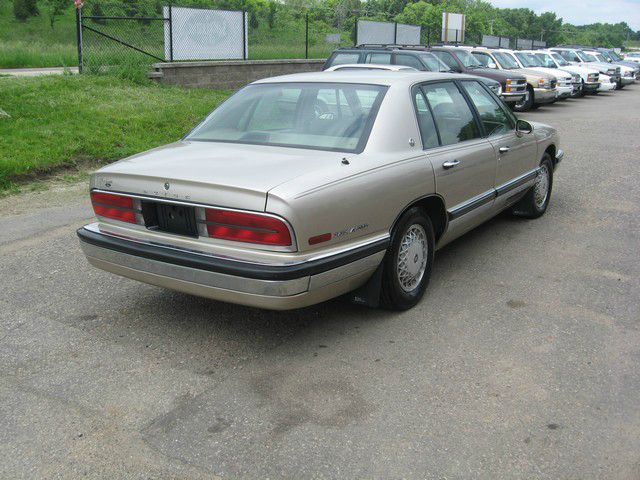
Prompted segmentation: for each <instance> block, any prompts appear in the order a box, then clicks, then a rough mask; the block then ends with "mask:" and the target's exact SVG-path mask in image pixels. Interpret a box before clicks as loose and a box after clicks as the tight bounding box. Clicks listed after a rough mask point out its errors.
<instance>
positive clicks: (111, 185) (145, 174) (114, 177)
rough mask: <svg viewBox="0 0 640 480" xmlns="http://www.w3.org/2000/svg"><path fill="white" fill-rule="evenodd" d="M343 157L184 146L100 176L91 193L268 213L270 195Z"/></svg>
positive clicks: (122, 164) (144, 155)
mask: <svg viewBox="0 0 640 480" xmlns="http://www.w3.org/2000/svg"><path fill="white" fill-rule="evenodd" d="M342 156H344V155H341V154H340V153H337V152H327V151H319V150H307V149H299V148H285V147H271V146H261V145H260V146H259V145H241V144H230V143H218V142H192V141H181V142H177V143H173V144H170V145H166V146H164V147H160V148H157V149H154V150H150V151H148V152H144V153H141V154H138V155H134V156H133V157H129V158H126V159H124V160H120V161H119V162H116V163H114V164H111V165H108V166H106V167H104V168H102V169H100V170H98V171H97V172H96V173H94V174H93V176H92V181H91V187H92V188H98V189H103V190H109V191H115V192H126V193H132V194H138V195H142V196H150V197H158V198H164V199H167V200H175V201H181V202H193V203H202V204H207V205H217V206H221V207H227V208H237V209H244V210H254V211H264V209H265V204H266V196H267V192H268V191H269V190H270V189H272V188H274V187H276V186H277V185H280V184H281V183H284V182H287V181H290V180H292V179H293V178H295V177H297V176H300V175H302V174H306V173H309V172H310V171H313V170H315V169H321V168H322V167H326V165H327V162H328V161H331V160H336V161H339V159H340V158H342Z"/></svg>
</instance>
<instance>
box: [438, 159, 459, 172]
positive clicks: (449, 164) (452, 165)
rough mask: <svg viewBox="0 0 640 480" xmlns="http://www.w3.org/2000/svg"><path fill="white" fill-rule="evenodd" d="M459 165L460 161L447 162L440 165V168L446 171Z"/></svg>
mask: <svg viewBox="0 0 640 480" xmlns="http://www.w3.org/2000/svg"><path fill="white" fill-rule="evenodd" d="M459 163H460V160H449V161H447V162H444V163H443V164H442V168H444V169H445V170H448V169H449V168H453V167H455V166H456V165H458V164H459Z"/></svg>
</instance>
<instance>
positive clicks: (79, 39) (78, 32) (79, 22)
mask: <svg viewBox="0 0 640 480" xmlns="http://www.w3.org/2000/svg"><path fill="white" fill-rule="evenodd" d="M81 9H82V6H79V7H77V8H76V41H77V42H78V73H82V62H83V58H82V53H83V52H82V11H81Z"/></svg>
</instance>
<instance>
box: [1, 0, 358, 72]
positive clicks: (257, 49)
mask: <svg viewBox="0 0 640 480" xmlns="http://www.w3.org/2000/svg"><path fill="white" fill-rule="evenodd" d="M40 3H41V2H40ZM39 6H40V10H41V11H42V12H43V13H42V14H41V15H39V16H37V17H31V18H29V19H27V21H26V22H18V21H16V19H15V18H14V16H13V9H12V2H11V0H0V68H29V67H71V66H76V65H77V64H78V51H77V45H76V23H75V22H76V17H75V10H74V9H73V7H72V2H70V7H69V8H68V9H67V10H66V11H65V12H64V14H63V15H61V16H60V17H58V18H57V19H56V22H55V24H54V28H51V27H50V26H49V19H48V17H47V15H46V14H45V13H44V10H45V9H44V6H43V5H42V4H40V5H39ZM85 10H86V12H85V14H87V15H88V14H90V9H89V8H88V7H85ZM107 13H109V11H106V12H105V14H107ZM111 13H114V12H111ZM114 14H115V13H114ZM85 21H86V22H87V23H86V24H87V25H88V26H90V27H93V28H97V29H98V30H102V31H105V32H107V33H109V34H112V35H114V36H116V37H117V38H120V39H122V40H124V41H126V42H127V43H131V44H133V45H135V46H137V47H138V48H141V49H143V50H145V51H147V52H149V53H152V54H153V55H156V56H159V57H162V56H163V55H164V27H163V24H162V22H158V21H153V22H150V23H149V24H148V25H145V24H140V23H138V22H130V21H111V20H110V21H107V22H106V23H105V24H100V25H97V24H95V23H92V22H91V21H89V20H85ZM328 33H341V35H342V42H341V43H342V44H343V45H351V40H349V33H348V32H339V31H338V30H335V29H328V27H326V26H322V25H320V24H318V23H314V22H311V23H310V25H309V40H310V45H309V58H326V57H327V56H328V55H329V54H330V53H331V51H332V50H333V49H334V48H336V46H337V45H334V44H328V43H326V42H325V36H326V35H327V34H328ZM84 38H85V52H84V55H85V61H86V62H87V63H90V64H91V63H92V64H94V65H96V64H99V65H116V64H119V63H120V62H121V61H122V60H123V59H133V60H138V61H139V60H141V59H144V60H146V61H147V62H149V63H151V62H154V61H155V60H153V59H152V58H151V57H147V56H144V55H142V54H140V53H137V52H135V51H134V50H131V49H129V48H127V47H123V46H122V45H119V44H117V43H115V42H113V41H111V40H108V39H106V38H104V37H100V36H98V35H97V34H95V33H93V32H91V31H88V30H85V31H84ZM304 44H305V31H304V20H303V19H285V20H283V21H281V22H279V23H278V25H277V27H276V28H274V29H269V28H268V27H267V21H266V20H265V19H261V22H260V26H259V28H255V29H250V32H249V59H272V58H304V54H305V45H304Z"/></svg>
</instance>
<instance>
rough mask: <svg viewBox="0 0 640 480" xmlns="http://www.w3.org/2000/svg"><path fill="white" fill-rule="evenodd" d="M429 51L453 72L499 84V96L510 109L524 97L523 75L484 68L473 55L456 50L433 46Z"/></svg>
mask: <svg viewBox="0 0 640 480" xmlns="http://www.w3.org/2000/svg"><path fill="white" fill-rule="evenodd" d="M429 51H430V52H431V53H433V54H434V55H435V56H436V57H438V58H439V59H440V60H442V61H443V62H444V63H445V64H446V65H447V66H448V67H449V68H450V69H451V70H452V71H453V72H458V73H466V74H469V75H476V76H478V77H483V78H489V79H492V80H496V81H498V82H500V86H501V90H502V91H501V94H500V96H501V97H502V99H503V100H504V102H505V103H506V104H507V105H509V107H510V108H512V109H514V108H515V106H516V104H517V103H518V102H521V101H522V100H524V98H525V96H526V93H527V79H526V78H525V77H524V76H523V75H519V74H517V73H515V72H499V71H497V70H493V69H489V68H484V67H483V66H482V64H481V63H480V62H478V60H477V59H476V58H474V56H473V55H471V54H470V53H469V52H467V51H465V50H461V49H458V48H454V47H447V46H434V47H431V48H430V49H429Z"/></svg>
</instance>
